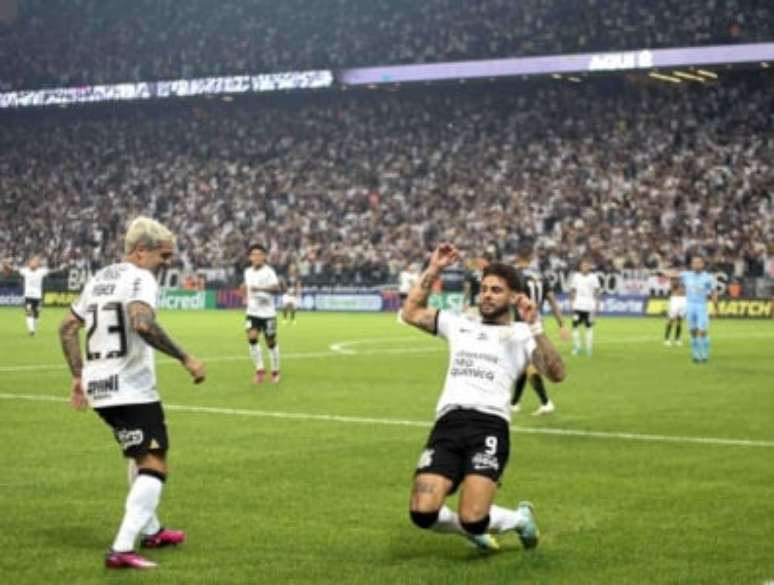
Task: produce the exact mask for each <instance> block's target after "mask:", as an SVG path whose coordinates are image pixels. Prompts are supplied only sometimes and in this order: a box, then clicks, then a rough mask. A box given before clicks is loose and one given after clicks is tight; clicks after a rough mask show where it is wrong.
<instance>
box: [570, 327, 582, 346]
mask: <svg viewBox="0 0 774 585" xmlns="http://www.w3.org/2000/svg"><path fill="white" fill-rule="evenodd" d="M572 346H573V349H580V331H578V330H577V329H573V330H572Z"/></svg>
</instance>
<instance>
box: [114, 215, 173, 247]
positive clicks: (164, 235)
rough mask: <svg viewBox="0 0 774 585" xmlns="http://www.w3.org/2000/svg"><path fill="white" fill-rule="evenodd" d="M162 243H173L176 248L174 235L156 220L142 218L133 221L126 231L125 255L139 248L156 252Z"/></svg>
mask: <svg viewBox="0 0 774 585" xmlns="http://www.w3.org/2000/svg"><path fill="white" fill-rule="evenodd" d="M162 242H172V245H173V246H174V245H175V236H174V234H173V233H172V232H171V231H169V229H167V228H166V227H165V226H164V225H162V224H161V223H159V222H157V221H156V220H155V219H151V218H150V217H143V216H140V217H138V218H135V219H134V220H132V223H130V224H129V227H128V228H127V230H126V236H125V237H124V253H125V254H131V253H132V252H134V250H135V249H137V247H138V246H143V247H145V248H147V249H149V250H155V249H156V248H158V247H159V246H161V243H162Z"/></svg>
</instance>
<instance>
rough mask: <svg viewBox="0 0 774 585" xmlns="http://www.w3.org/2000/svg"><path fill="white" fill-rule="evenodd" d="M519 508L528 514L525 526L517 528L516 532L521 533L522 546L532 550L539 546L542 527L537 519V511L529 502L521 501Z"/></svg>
mask: <svg viewBox="0 0 774 585" xmlns="http://www.w3.org/2000/svg"><path fill="white" fill-rule="evenodd" d="M516 509H517V510H521V511H522V512H523V513H524V514H526V516H527V521H526V522H525V523H524V525H523V526H521V527H519V528H516V534H518V535H519V540H520V541H521V546H523V547H524V550H532V549H533V548H535V547H537V545H538V542H539V541H540V529H539V528H538V525H537V521H536V519H535V511H534V510H533V509H532V504H530V503H529V502H519V505H518V507H517V508H516Z"/></svg>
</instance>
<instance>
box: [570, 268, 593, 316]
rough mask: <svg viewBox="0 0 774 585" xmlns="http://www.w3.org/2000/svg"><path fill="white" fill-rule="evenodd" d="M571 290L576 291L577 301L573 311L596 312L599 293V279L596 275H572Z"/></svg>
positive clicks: (573, 305) (573, 304)
mask: <svg viewBox="0 0 774 585" xmlns="http://www.w3.org/2000/svg"><path fill="white" fill-rule="evenodd" d="M570 290H574V291H575V300H574V301H573V303H572V309H573V311H594V310H596V308H597V291H598V290H599V279H598V278H597V275H596V274H594V273H593V272H589V273H588V274H583V273H581V272H576V273H575V274H573V275H572V281H571V282H570Z"/></svg>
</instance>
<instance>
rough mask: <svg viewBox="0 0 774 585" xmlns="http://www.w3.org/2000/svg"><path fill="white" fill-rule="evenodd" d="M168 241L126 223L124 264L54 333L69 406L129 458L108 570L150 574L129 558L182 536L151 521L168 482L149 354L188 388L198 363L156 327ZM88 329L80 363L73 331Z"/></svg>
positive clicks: (159, 232) (152, 229) (142, 561)
mask: <svg viewBox="0 0 774 585" xmlns="http://www.w3.org/2000/svg"><path fill="white" fill-rule="evenodd" d="M174 242H175V239H174V236H173V235H172V233H171V232H170V231H169V230H167V228H165V227H164V226H163V225H161V224H160V223H158V222H156V221H154V220H152V219H149V218H138V219H136V220H135V221H134V222H132V224H131V226H130V227H129V230H128V232H127V234H126V239H125V242H124V249H125V252H126V256H125V258H124V261H123V262H119V263H117V264H111V265H109V266H106V267H105V268H103V269H102V270H100V271H99V272H97V274H95V275H94V277H93V278H92V279H91V280H89V282H88V283H87V284H86V286H85V288H84V289H83V293H82V294H81V296H80V298H79V299H78V300H77V301H76V302H75V303H74V304H73V306H72V313H71V314H70V315H68V316H67V317H66V318H65V319H64V321H63V322H62V325H61V326H60V328H59V337H60V339H61V342H62V349H63V350H64V354H65V359H66V360H67V363H68V365H69V366H70V371H71V372H72V375H73V380H72V386H71V394H70V402H71V404H72V405H73V406H74V407H75V408H77V409H83V408H85V407H86V405H87V404H88V405H90V406H91V407H92V408H93V409H94V410H95V411H96V412H97V414H99V416H100V417H101V418H102V419H103V420H104V421H105V422H106V423H107V424H108V425H109V426H110V427H111V428H112V429H113V434H114V436H115V439H116V441H117V442H118V443H119V445H120V446H121V449H122V451H123V453H124V456H125V457H127V458H128V459H129V494H128V496H127V498H126V505H125V512H124V518H123V521H122V522H121V526H120V528H119V529H118V534H117V535H116V537H115V540H114V541H113V546H112V547H111V549H110V550H109V551H108V554H107V557H106V558H105V565H106V566H107V567H108V568H109V569H123V568H129V569H152V568H155V567H156V563H154V562H152V561H150V560H148V559H146V558H145V557H142V556H140V555H139V554H137V553H136V552H134V544H135V541H136V540H137V538H138V537H140V543H141V545H142V546H143V548H158V547H162V546H168V545H176V544H180V543H181V542H183V541H184V540H185V534H184V533H183V532H181V531H179V530H169V529H166V528H164V527H163V526H162V525H161V523H160V522H159V519H158V517H157V516H156V509H157V507H158V505H159V501H160V500H161V492H162V489H163V487H164V482H165V481H166V478H167V449H168V438H167V428H166V423H165V421H164V411H163V409H162V406H161V401H160V398H159V394H158V391H157V390H156V368H155V363H154V356H153V348H155V349H157V350H159V351H161V352H163V353H165V354H167V355H169V356H171V357H173V358H175V359H177V360H179V361H180V363H181V364H182V365H183V366H184V367H185V369H186V370H188V372H189V374H190V375H191V377H192V378H193V379H194V381H195V382H197V383H198V382H201V381H203V380H204V376H205V372H204V366H203V365H202V363H201V362H200V361H199V360H197V359H196V358H194V357H193V356H191V355H188V354H186V353H185V352H183V350H181V349H180V348H179V347H178V346H177V345H176V344H175V343H174V342H173V341H172V340H171V339H170V338H169V337H168V336H167V334H166V333H165V332H164V330H163V329H162V328H161V327H160V326H159V325H158V323H157V322H156V316H155V307H156V299H157V297H158V283H157V282H156V279H155V278H154V273H155V272H156V271H157V270H158V269H159V268H160V267H162V266H165V265H167V264H168V263H169V261H170V259H171V257H172V254H173V250H174ZM84 326H85V327H86V328H87V334H86V363H85V365H84V363H83V358H82V354H81V347H80V341H79V339H78V337H79V335H78V332H79V330H80V329H81V328H82V327H84Z"/></svg>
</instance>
